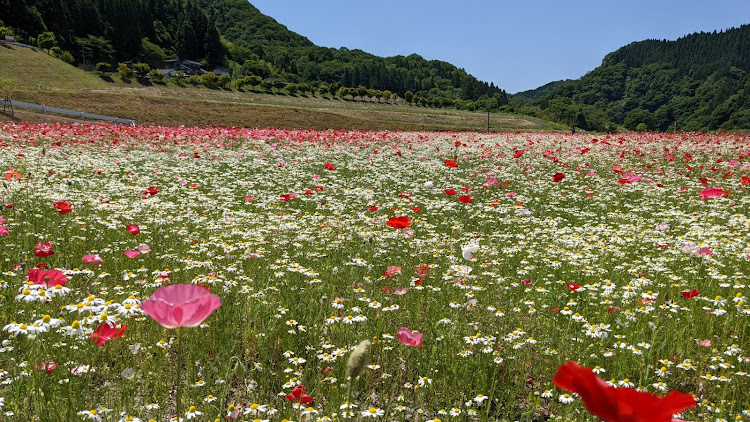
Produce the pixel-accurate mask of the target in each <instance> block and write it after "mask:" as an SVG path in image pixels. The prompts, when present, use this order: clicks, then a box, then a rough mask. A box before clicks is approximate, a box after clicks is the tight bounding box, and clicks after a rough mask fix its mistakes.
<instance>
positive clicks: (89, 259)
mask: <svg viewBox="0 0 750 422" xmlns="http://www.w3.org/2000/svg"><path fill="white" fill-rule="evenodd" d="M81 261H83V262H86V263H89V264H91V265H93V266H95V267H96V266H98V265H101V264H102V262H104V260H103V259H102V258H101V257H100V256H99V254H94V255H84V256H83V258H81Z"/></svg>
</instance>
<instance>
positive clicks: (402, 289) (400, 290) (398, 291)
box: [393, 287, 409, 296]
mask: <svg viewBox="0 0 750 422" xmlns="http://www.w3.org/2000/svg"><path fill="white" fill-rule="evenodd" d="M408 291H409V288H408V287H400V288H398V289H396V290H394V291H393V294H394V295H399V296H401V295H405V294H406V293H407V292H408Z"/></svg>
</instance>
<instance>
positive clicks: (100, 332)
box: [91, 323, 128, 346]
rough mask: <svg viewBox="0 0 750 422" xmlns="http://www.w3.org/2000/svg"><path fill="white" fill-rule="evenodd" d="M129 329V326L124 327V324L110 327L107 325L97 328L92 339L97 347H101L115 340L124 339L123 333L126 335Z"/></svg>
mask: <svg viewBox="0 0 750 422" xmlns="http://www.w3.org/2000/svg"><path fill="white" fill-rule="evenodd" d="M127 329H128V326H127V325H122V324H112V325H109V324H107V323H105V324H102V325H100V326H98V327H96V331H94V332H93V333H91V338H92V339H94V340H96V345H97V346H101V345H103V344H104V343H106V342H107V341H109V340H111V339H113V338H120V337H122V335H123V333H125V330H127Z"/></svg>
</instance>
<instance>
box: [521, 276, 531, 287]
mask: <svg viewBox="0 0 750 422" xmlns="http://www.w3.org/2000/svg"><path fill="white" fill-rule="evenodd" d="M521 284H523V285H524V286H531V284H532V283H531V280H530V279H528V278H524V279H523V280H521Z"/></svg>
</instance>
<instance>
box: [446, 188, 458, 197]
mask: <svg viewBox="0 0 750 422" xmlns="http://www.w3.org/2000/svg"><path fill="white" fill-rule="evenodd" d="M443 192H445V194H446V195H450V196H453V195H455V194H456V190H455V189H446V190H444V191H443Z"/></svg>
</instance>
